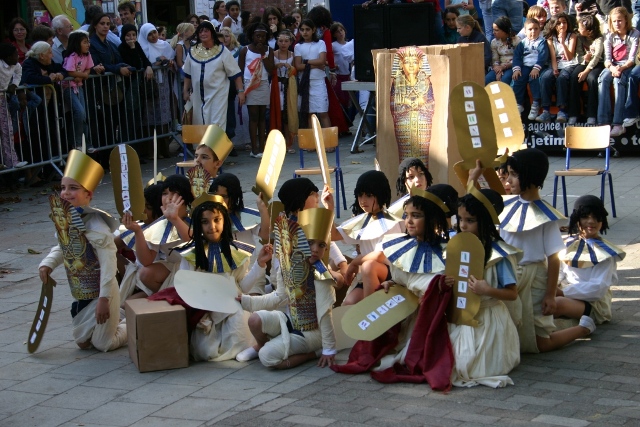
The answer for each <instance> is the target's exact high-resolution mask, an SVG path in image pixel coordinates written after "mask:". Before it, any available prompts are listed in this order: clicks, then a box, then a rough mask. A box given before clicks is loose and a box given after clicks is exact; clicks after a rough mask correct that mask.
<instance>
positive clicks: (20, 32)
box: [7, 18, 31, 64]
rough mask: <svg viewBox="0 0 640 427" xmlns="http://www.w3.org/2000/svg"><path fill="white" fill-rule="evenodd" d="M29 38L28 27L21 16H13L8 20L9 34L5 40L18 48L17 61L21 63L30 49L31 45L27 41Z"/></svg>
mask: <svg viewBox="0 0 640 427" xmlns="http://www.w3.org/2000/svg"><path fill="white" fill-rule="evenodd" d="M28 38H29V27H28V26H27V23H26V22H25V21H24V19H22V18H13V19H12V20H11V22H9V34H8V36H7V42H8V43H11V44H12V45H14V46H15V47H16V49H18V63H19V64H22V63H23V62H24V60H25V59H26V55H27V52H28V51H29V49H31V45H30V44H28V43H27V39H28Z"/></svg>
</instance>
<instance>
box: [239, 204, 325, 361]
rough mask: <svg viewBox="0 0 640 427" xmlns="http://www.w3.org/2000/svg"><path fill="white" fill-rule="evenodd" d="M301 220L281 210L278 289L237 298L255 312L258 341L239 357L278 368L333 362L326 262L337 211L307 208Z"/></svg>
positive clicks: (277, 227)
mask: <svg viewBox="0 0 640 427" xmlns="http://www.w3.org/2000/svg"><path fill="white" fill-rule="evenodd" d="M297 219H298V221H297V222H296V221H292V220H291V219H289V218H287V216H286V215H284V214H281V215H280V216H279V217H278V219H277V220H276V225H275V235H276V238H275V256H276V258H277V259H278V260H279V261H280V266H281V267H280V269H279V272H278V275H277V284H278V285H277V288H276V291H275V292H272V293H270V294H267V295H262V296H249V295H242V296H240V297H238V301H240V302H241V304H242V308H244V309H245V310H248V311H251V312H253V314H251V317H249V329H250V330H251V333H252V334H253V336H254V338H255V339H256V341H257V344H256V345H255V346H254V347H249V348H247V349H246V350H244V351H242V352H241V353H240V354H238V357H237V359H238V360H250V359H254V358H255V357H256V356H257V357H259V358H260V361H261V362H262V364H263V365H265V366H267V367H270V368H274V369H288V368H293V367H295V366H298V365H300V364H302V363H305V362H307V361H309V360H314V359H317V358H320V360H319V361H318V366H320V367H325V366H331V365H333V364H334V360H335V354H336V353H337V350H336V340H335V334H334V330H333V322H332V317H331V308H332V306H333V303H334V302H335V292H334V290H333V284H334V281H333V279H332V277H331V275H330V274H329V272H328V271H327V267H326V266H325V264H324V263H323V261H322V258H323V256H324V252H325V250H326V248H327V242H328V241H329V235H330V232H331V225H332V224H333V211H331V210H329V209H324V208H313V209H306V210H303V211H301V212H299V214H298V218H297ZM277 309H280V310H282V311H280V310H277ZM283 309H284V310H283Z"/></svg>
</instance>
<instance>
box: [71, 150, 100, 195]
mask: <svg viewBox="0 0 640 427" xmlns="http://www.w3.org/2000/svg"><path fill="white" fill-rule="evenodd" d="M64 176H65V177H68V178H71V179H74V180H76V181H77V182H78V184H80V185H82V186H83V187H84V188H85V189H86V190H88V191H95V189H96V187H97V186H98V184H99V183H100V181H101V180H102V177H103V176H104V169H103V168H102V166H100V163H98V162H96V161H95V160H93V159H92V158H91V157H89V156H87V155H86V154H84V153H83V152H82V151H79V150H71V151H69V157H68V158H67V166H66V167H65V168H64Z"/></svg>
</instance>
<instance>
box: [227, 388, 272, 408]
mask: <svg viewBox="0 0 640 427" xmlns="http://www.w3.org/2000/svg"><path fill="white" fill-rule="evenodd" d="M279 397H280V394H279V393H268V392H262V393H260V394H258V395H256V396H253V397H252V398H251V399H248V400H245V401H244V402H243V403H241V404H240V405H238V406H236V407H235V408H234V409H235V410H236V411H246V410H249V409H254V408H255V407H256V406H260V405H262V404H264V403H266V402H270V401H273V400H277V399H278V398H279Z"/></svg>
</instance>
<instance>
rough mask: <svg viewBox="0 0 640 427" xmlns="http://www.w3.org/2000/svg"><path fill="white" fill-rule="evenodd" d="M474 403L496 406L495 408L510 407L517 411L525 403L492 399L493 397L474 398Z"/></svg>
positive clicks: (490, 406)
mask: <svg viewBox="0 0 640 427" xmlns="http://www.w3.org/2000/svg"><path fill="white" fill-rule="evenodd" d="M473 404H474V405H478V406H487V407H489V408H497V409H510V410H512V411H517V410H518V409H520V408H522V407H523V406H525V405H526V404H525V403H522V402H507V401H504V400H493V399H476V401H475V402H473Z"/></svg>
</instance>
